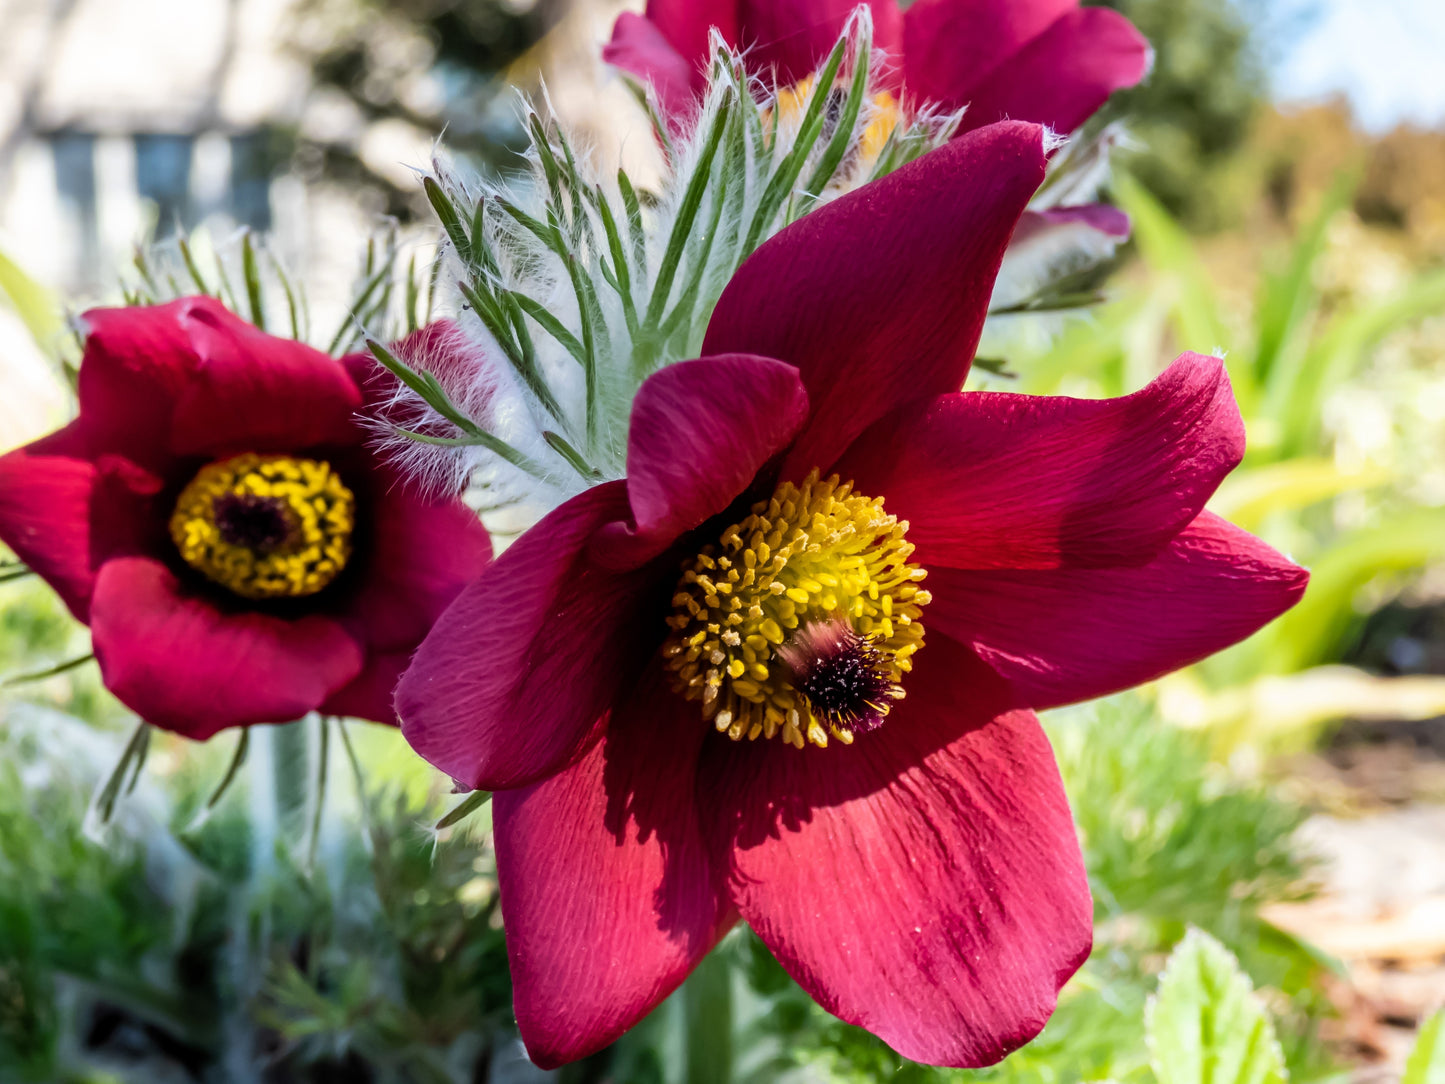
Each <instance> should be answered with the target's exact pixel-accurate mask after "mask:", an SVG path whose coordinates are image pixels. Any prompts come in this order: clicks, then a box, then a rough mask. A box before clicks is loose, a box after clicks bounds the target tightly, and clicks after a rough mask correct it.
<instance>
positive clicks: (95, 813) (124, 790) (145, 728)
mask: <svg viewBox="0 0 1445 1084" xmlns="http://www.w3.org/2000/svg"><path fill="white" fill-rule="evenodd" d="M150 729H151V728H150V724H149V723H147V722H146V721H145V720H144V719H142V720H141V721H140V722H139V723H138V724H137V725H136V728H135V730H133V731H132V732H131V736H130V739H129V740H128V741H127V742H126V743H125V748H124V749H122V750H121V754H120V759H119V760H117V761H116V764H115V767H114V768H112V769H111V771H110V774H109V775H108V776H106V778H105V781H104V782H103V783H101V785H100V787H99V788H98V789H97V790H96V792H95V797H94V798H92V799H91V803H90V811H89V813H88V814H87V815H86V828H87V830H89V831H94V830H95V829H97V828H103V827H105V826H106V825H107V824H109V823H110V820H111V818H112V817H113V816H114V815H115V806H116V803H117V802H118V801H119V800H120V798H121V795H122V794H129V793H130V792H131V791H132V790H134V789H135V784H136V781H137V780H138V779H139V778H140V772H141V769H142V768H143V767H145V758H146V754H147V753H148V752H149V751H150ZM127 775H129V776H130V781H129V783H128V784H127V780H126V776H127Z"/></svg>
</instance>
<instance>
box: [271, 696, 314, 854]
mask: <svg viewBox="0 0 1445 1084" xmlns="http://www.w3.org/2000/svg"><path fill="white" fill-rule="evenodd" d="M268 729H269V730H270V734H269V735H268V736H269V737H270V739H271V788H272V789H271V800H272V802H273V803H274V808H275V812H276V831H277V833H278V836H279V838H280V839H282V840H283V841H286V842H288V843H289V842H290V841H292V840H293V839H296V838H298V836H299V829H300V827H301V825H302V823H303V822H304V819H305V812H306V800H307V796H308V794H309V790H310V786H311V773H310V771H309V768H310V761H311V755H310V754H311V742H310V740H309V739H308V737H307V733H306V720H305V719H299V720H297V721H296V722H294V723H284V724H282V725H281V726H274V727H270V728H268Z"/></svg>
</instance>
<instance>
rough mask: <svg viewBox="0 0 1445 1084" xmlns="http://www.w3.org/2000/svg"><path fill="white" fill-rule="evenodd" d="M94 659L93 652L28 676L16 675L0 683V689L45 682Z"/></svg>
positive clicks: (33, 671)
mask: <svg viewBox="0 0 1445 1084" xmlns="http://www.w3.org/2000/svg"><path fill="white" fill-rule="evenodd" d="M94 658H95V654H94V653H93V652H92V653H89V654H85V655H81V656H80V657H79V658H75V659H66V660H65V661H64V662H58V663H56V664H55V665H54V666H47V667H46V668H45V669H44V670H32V671H30V672H29V673H26V674H16V675H15V676H14V677H8V678H6V679H5V680H4V681H0V689H9V688H12V687H14V686H16V685H28V684H29V683H30V682H32V681H44V680H45V679H46V678H53V677H57V676H59V675H60V674H65V673H69V672H70V671H71V670H75V669H78V668H80V667H82V666H84V665H85V664H86V663H88V662H90V661H91V660H93V659H94Z"/></svg>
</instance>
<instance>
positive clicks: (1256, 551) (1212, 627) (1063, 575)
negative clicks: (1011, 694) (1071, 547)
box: [925, 512, 1309, 709]
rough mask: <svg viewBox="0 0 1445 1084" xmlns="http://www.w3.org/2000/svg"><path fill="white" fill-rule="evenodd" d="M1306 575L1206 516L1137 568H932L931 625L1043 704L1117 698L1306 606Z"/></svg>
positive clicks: (1030, 700)
mask: <svg viewBox="0 0 1445 1084" xmlns="http://www.w3.org/2000/svg"><path fill="white" fill-rule="evenodd" d="M1308 580H1309V573H1307V572H1306V571H1305V570H1304V569H1302V568H1300V567H1299V566H1297V565H1295V564H1293V563H1291V562H1290V561H1288V560H1287V559H1286V558H1284V557H1282V556H1281V555H1280V554H1278V553H1276V552H1275V551H1274V550H1272V549H1270V548H1269V547H1268V546H1266V545H1265V544H1264V543H1263V542H1261V541H1260V540H1259V539H1257V538H1255V537H1254V536H1253V535H1250V534H1247V533H1246V532H1244V531H1241V530H1240V529H1239V528H1237V527H1234V526H1231V525H1230V524H1228V523H1226V522H1225V521H1224V520H1222V519H1220V518H1219V517H1218V516H1215V515H1213V514H1211V513H1209V512H1205V513H1203V514H1202V515H1200V516H1199V518H1198V519H1196V520H1195V521H1194V522H1193V523H1192V524H1191V525H1190V526H1189V527H1187V528H1186V529H1185V530H1184V531H1183V532H1182V533H1181V534H1180V535H1179V537H1178V538H1176V539H1175V540H1174V541H1173V542H1171V543H1170V544H1169V546H1168V547H1166V548H1165V549H1164V551H1163V552H1162V553H1160V554H1159V556H1157V557H1156V558H1154V560H1152V561H1150V562H1149V564H1147V565H1145V566H1144V567H1142V568H1116V569H1055V570H1049V571H1034V572H984V571H977V572H975V571H970V572H964V571H957V570H954V569H945V568H935V569H932V570H930V573H929V576H928V581H927V582H928V587H929V588H930V589H931V590H932V592H933V602H932V604H931V605H930V606H929V607H928V610H927V613H926V614H925V620H926V621H927V623H928V627H929V629H930V630H932V629H935V628H936V629H939V630H941V631H943V632H944V633H946V634H947V635H949V636H952V637H954V638H955V639H957V640H960V641H962V642H963V643H966V644H969V645H971V646H972V647H973V649H974V650H975V651H977V652H978V654H979V656H980V657H982V658H983V659H984V661H986V662H987V663H988V664H989V665H990V666H992V667H993V668H994V669H995V670H997V671H998V672H999V673H1000V674H1002V675H1003V677H1005V678H1006V679H1007V680H1008V681H1009V682H1010V684H1011V685H1012V686H1013V688H1014V689H1015V690H1016V692H1017V695H1018V696H1019V697H1020V699H1022V700H1024V701H1025V702H1026V703H1028V704H1029V705H1030V706H1031V707H1034V708H1040V709H1042V708H1051V707H1057V706H1058V705H1060V704H1069V703H1073V702H1074V701H1078V700H1087V699H1090V698H1091V697H1095V696H1104V695H1107V694H1108V693H1113V692H1118V691H1119V690H1120V689H1127V688H1129V687H1130V686H1131V685H1137V684H1139V683H1140V682H1142V681H1149V680H1150V679H1152V678H1156V677H1160V676H1161V675H1163V674H1167V673H1168V672H1169V671H1171V670H1176V669H1178V668H1179V667H1181V666H1185V665H1187V664H1189V663H1192V662H1196V661H1198V660H1199V659H1202V658H1204V657H1205V656H1206V655H1211V654H1213V653H1214V652H1216V651H1219V650H1221V649H1222V648H1225V647H1228V646H1229V645H1230V644H1232V643H1235V642H1236V641H1239V640H1242V639H1244V638H1245V637H1246V636H1248V635H1250V634H1251V633H1253V632H1254V631H1256V630H1257V629H1259V628H1261V627H1262V626H1264V625H1266V624H1268V623H1269V622H1270V621H1272V620H1274V619H1275V618H1276V617H1278V616H1279V615H1280V614H1282V613H1284V611H1286V610H1288V609H1289V608H1290V607H1291V606H1293V605H1294V604H1295V603H1296V602H1297V601H1299V597H1300V595H1301V594H1303V593H1304V589H1305V584H1306V583H1307V582H1308Z"/></svg>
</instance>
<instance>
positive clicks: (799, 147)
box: [743, 36, 848, 256]
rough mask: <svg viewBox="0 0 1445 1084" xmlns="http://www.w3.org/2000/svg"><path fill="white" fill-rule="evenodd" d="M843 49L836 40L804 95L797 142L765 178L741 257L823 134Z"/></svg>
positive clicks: (770, 218) (756, 239)
mask: <svg viewBox="0 0 1445 1084" xmlns="http://www.w3.org/2000/svg"><path fill="white" fill-rule="evenodd" d="M847 46H848V39H847V37H846V36H844V37H840V38H839V39H838V43H837V44H836V45H834V46H833V51H832V52H831V53H829V54H828V62H827V63H826V64H825V65H824V66H823V70H822V71H820V72H819V73H818V75H817V78H816V80H815V81H814V83H813V89H812V92H811V93H810V94H809V95H808V104H807V106H806V107H804V109H803V116H802V119H801V120H800V121H799V122H798V136H797V139H796V140H795V141H794V142H793V146H792V148H791V149H790V150H789V151H788V153H787V154H786V155H785V156H784V157H783V160H782V162H781V163H780V164H779V165H778V168H777V169H776V170H775V171H774V172H773V175H772V177H771V178H769V180H768V184H767V187H765V188H764V189H763V195H762V198H761V199H760V200H759V201H758V206H757V209H756V211H754V213H753V221H752V224H751V225H750V226H749V227H748V232H747V236H746V238H745V239H744V241H743V255H744V256H747V254H748V253H750V252H752V251H753V249H755V248H757V246H758V242H759V241H760V240H761V239H762V236H763V232H764V231H765V230H766V229H767V228H768V226H769V225H770V224H771V223H772V221H773V218H774V217H775V216H776V215H777V213H778V210H779V209H780V208H781V207H782V206H783V202H784V201H785V200H786V199H787V198H788V195H789V193H791V192H792V190H793V185H795V184H797V182H798V177H799V176H800V175H801V174H802V172H803V166H804V164H806V162H807V160H808V155H810V154H811V153H812V152H813V147H814V145H815V144H816V143H817V142H818V137H819V136H821V135H822V133H823V124H824V123H825V121H826V119H827V118H826V116H825V113H824V108H823V107H824V105H826V104H827V101H828V95H829V94H830V93H832V90H833V83H834V82H835V81H836V80H837V78H838V69H839V68H840V67H841V66H842V64H843V54H844V53H845V52H846V51H847ZM774 138H775V139H776V138H777V137H776V136H775V137H774Z"/></svg>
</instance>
